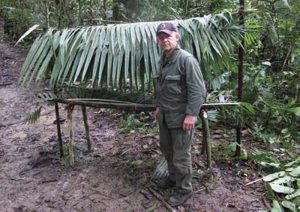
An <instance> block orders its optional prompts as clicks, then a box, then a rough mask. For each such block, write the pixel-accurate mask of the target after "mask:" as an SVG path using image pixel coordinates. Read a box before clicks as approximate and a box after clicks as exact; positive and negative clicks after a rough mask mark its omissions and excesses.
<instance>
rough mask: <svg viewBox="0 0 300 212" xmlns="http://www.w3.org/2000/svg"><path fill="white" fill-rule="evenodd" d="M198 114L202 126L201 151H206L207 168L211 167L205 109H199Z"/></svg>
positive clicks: (209, 139)
mask: <svg viewBox="0 0 300 212" xmlns="http://www.w3.org/2000/svg"><path fill="white" fill-rule="evenodd" d="M200 116H201V119H202V125H203V126H202V128H203V147H202V152H206V156H207V168H209V169H210V168H211V138H210V132H209V125H208V116H207V112H206V111H205V110H203V109H202V110H201V112H200Z"/></svg>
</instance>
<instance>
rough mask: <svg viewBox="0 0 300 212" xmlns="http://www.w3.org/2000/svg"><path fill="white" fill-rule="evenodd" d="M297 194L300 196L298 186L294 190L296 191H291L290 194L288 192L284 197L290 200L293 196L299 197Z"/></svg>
mask: <svg viewBox="0 0 300 212" xmlns="http://www.w3.org/2000/svg"><path fill="white" fill-rule="evenodd" d="M299 196H300V189H299V188H298V189H297V190H296V192H294V193H292V194H289V195H286V196H285V198H286V199H287V200H291V199H294V198H296V197H299Z"/></svg>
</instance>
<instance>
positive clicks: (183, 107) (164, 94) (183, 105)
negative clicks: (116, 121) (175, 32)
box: [156, 47, 207, 128]
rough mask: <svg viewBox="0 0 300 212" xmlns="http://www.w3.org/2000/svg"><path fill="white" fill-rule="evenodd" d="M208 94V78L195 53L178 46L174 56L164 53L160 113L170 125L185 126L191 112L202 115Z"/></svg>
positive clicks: (158, 92) (159, 87) (158, 93)
mask: <svg viewBox="0 0 300 212" xmlns="http://www.w3.org/2000/svg"><path fill="white" fill-rule="evenodd" d="M206 96H207V92H206V88H205V82H204V80H203V76H202V73H201V70H200V67H199V64H198V62H197V60H196V58H195V57H194V56H193V55H192V54H190V53H188V52H187V51H185V50H183V49H180V48H179V47H178V48H176V49H175V51H174V52H173V54H172V56H171V57H170V58H166V57H165V56H164V55H163V56H162V58H161V60H160V70H159V75H158V76H157V83H156V97H157V104H158V106H159V107H160V114H159V116H160V117H161V118H164V120H165V122H166V124H167V126H168V128H181V127H182V125H183V121H184V118H185V116H186V115H187V114H189V115H193V116H198V114H199V112H200V107H201V105H202V104H203V103H204V102H205V101H206Z"/></svg>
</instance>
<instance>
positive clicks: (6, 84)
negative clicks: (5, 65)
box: [0, 82, 12, 86]
mask: <svg viewBox="0 0 300 212" xmlns="http://www.w3.org/2000/svg"><path fill="white" fill-rule="evenodd" d="M8 85H12V82H7V83H3V84H0V86H8Z"/></svg>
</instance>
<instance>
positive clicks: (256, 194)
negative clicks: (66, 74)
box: [0, 43, 265, 212]
mask: <svg viewBox="0 0 300 212" xmlns="http://www.w3.org/2000/svg"><path fill="white" fill-rule="evenodd" d="M24 55H25V51H24V50H22V49H20V48H16V47H14V46H12V45H9V44H5V43H0V111H1V112H0V139H1V140H0V196H1V198H0V208H1V211H43V212H44V211H147V209H148V211H166V209H165V208H164V207H163V206H162V204H161V203H160V202H159V201H157V200H156V199H155V198H154V197H153V196H152V195H151V194H150V193H149V192H148V190H147V186H154V185H153V184H151V183H150V178H151V174H152V172H153V170H154V168H155V166H156V164H155V162H157V160H158V159H157V157H158V156H157V155H158V154H157V149H158V148H157V138H156V137H155V136H149V137H148V136H144V134H142V133H141V132H140V133H139V132H131V133H122V132H120V130H119V127H120V123H119V122H120V116H121V115H122V114H120V112H116V111H115V112H113V113H101V112H99V111H97V110H93V109H89V110H88V117H89V123H90V130H91V138H92V142H93V152H92V153H87V152H86V143H85V138H84V131H83V123H82V121H81V114H80V108H75V114H74V119H75V123H76V124H75V140H76V152H77V157H76V158H77V162H76V166H75V167H74V168H71V167H69V166H68V165H66V164H67V160H66V159H59V157H58V148H57V137H56V126H55V124H54V120H55V117H54V109H53V107H49V106H44V108H43V112H42V116H41V118H40V119H39V121H38V122H37V123H36V124H34V125H27V124H25V123H24V119H25V117H26V116H27V114H28V113H30V112H32V111H33V110H34V109H36V101H35V100H34V94H36V93H37V92H38V91H39V90H41V88H30V89H25V88H21V87H18V86H17V83H16V81H17V79H18V76H19V71H20V67H21V64H22V61H23V60H24ZM60 109H61V111H62V119H66V112H65V111H64V108H63V106H60ZM62 132H63V140H64V142H67V140H68V130H67V123H66V121H65V122H63V123H62ZM202 159H203V158H202V157H201V156H199V155H195V156H194V161H195V165H194V168H195V170H196V171H197V170H198V172H200V171H199V170H201V169H203V166H204V165H203V164H204V163H202V162H201V161H202ZM199 161H200V162H199ZM199 164H200V165H199ZM201 164H202V165H201ZM231 166H232V167H231ZM240 166H241V164H239V163H238V162H237V163H236V164H230V165H225V166H223V167H221V166H219V165H216V169H215V173H217V174H216V176H215V177H213V178H210V179H209V180H207V179H204V178H202V177H200V175H199V174H198V175H197V174H195V179H194V189H195V191H198V190H199V189H200V188H201V187H203V186H205V187H206V190H204V191H199V192H196V194H195V195H194V196H193V198H192V199H190V200H189V201H188V202H187V203H185V204H184V206H183V207H179V208H178V210H179V211H259V210H261V209H262V208H265V206H264V205H263V201H262V198H263V197H262V192H263V189H262V186H261V185H260V186H253V187H251V186H245V185H244V184H245V181H243V180H241V179H240V178H237V177H235V176H234V172H235V171H237V170H238V169H239V168H240ZM247 180H248V181H249V179H247ZM159 192H160V193H162V195H163V196H164V197H167V194H168V192H164V191H159Z"/></svg>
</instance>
